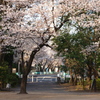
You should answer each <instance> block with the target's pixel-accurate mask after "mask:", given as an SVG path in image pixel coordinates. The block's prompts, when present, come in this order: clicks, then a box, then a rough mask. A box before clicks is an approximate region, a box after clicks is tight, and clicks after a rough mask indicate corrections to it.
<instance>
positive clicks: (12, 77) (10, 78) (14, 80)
mask: <svg viewBox="0 0 100 100" xmlns="http://www.w3.org/2000/svg"><path fill="white" fill-rule="evenodd" d="M18 82H19V77H18V76H17V75H16V74H14V73H12V74H8V77H7V83H10V84H11V86H12V87H14V86H16V85H17V84H18Z"/></svg>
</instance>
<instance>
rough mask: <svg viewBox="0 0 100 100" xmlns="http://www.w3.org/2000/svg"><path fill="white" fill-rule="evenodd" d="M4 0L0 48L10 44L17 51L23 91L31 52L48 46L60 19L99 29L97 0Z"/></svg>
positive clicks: (24, 91) (62, 21)
mask: <svg viewBox="0 0 100 100" xmlns="http://www.w3.org/2000/svg"><path fill="white" fill-rule="evenodd" d="M4 1H5V2H6V5H0V9H1V10H0V11H3V16H2V21H1V22H0V23H1V25H2V29H0V41H2V42H0V48H2V47H4V46H6V45H8V46H9V45H11V46H13V47H15V48H16V52H17V53H19V54H20V56H19V58H18V59H20V60H21V67H22V72H23V78H22V81H21V89H20V93H26V82H27V75H28V73H29V72H30V70H31V64H32V62H33V60H34V58H35V55H36V54H37V53H38V52H39V51H40V50H41V48H43V47H44V46H48V47H50V46H49V45H48V42H49V40H51V38H52V37H53V36H56V35H59V32H60V30H62V29H63V28H64V26H63V25H64V23H67V22H70V21H71V22H75V23H78V24H79V25H80V26H84V27H90V26H92V27H95V31H96V32H98V31H99V28H98V25H99V24H100V22H99V20H100V17H99V16H98V14H99V12H100V0H81V1H80V0H4ZM91 11H93V13H92V12H91ZM94 12H95V13H94Z"/></svg>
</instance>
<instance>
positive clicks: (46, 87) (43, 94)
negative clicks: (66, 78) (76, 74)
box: [0, 76, 100, 100]
mask: <svg viewBox="0 0 100 100" xmlns="http://www.w3.org/2000/svg"><path fill="white" fill-rule="evenodd" d="M43 77H44V76H43ZM18 92H19V87H17V88H14V89H13V90H12V91H10V92H3V91H2V92H0V100H100V93H99V92H96V93H94V92H75V91H68V90H67V89H66V88H65V87H63V86H61V85H58V84H57V83H55V82H53V81H39V82H30V83H28V84H27V92H28V94H17V93H18Z"/></svg>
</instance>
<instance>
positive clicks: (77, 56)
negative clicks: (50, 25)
mask: <svg viewBox="0 0 100 100" xmlns="http://www.w3.org/2000/svg"><path fill="white" fill-rule="evenodd" d="M73 27H75V26H73ZM68 29H69V27H66V28H65V29H64V30H63V32H61V34H60V35H59V36H57V37H55V38H54V39H53V41H54V44H53V45H54V47H55V49H56V50H57V52H58V55H59V56H62V57H63V58H64V59H65V60H64V63H65V65H66V69H69V71H70V74H71V79H73V77H74V80H71V81H73V84H74V85H76V84H77V78H78V77H79V76H80V77H81V79H82V80H83V82H84V78H88V80H89V81H91V78H92V76H94V79H96V78H98V73H99V71H100V50H99V48H100V47H99V40H98V39H97V37H96V36H97V33H95V31H94V28H93V27H89V28H87V27H80V26H79V27H78V26H77V27H75V29H76V31H74V32H73V33H72V34H71V33H70V31H68ZM99 35H100V34H98V36H99ZM83 84H84V83H83Z"/></svg>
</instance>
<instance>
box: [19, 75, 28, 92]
mask: <svg viewBox="0 0 100 100" xmlns="http://www.w3.org/2000/svg"><path fill="white" fill-rule="evenodd" d="M26 85H27V75H23V77H22V80H21V86H20V93H19V94H27V92H26Z"/></svg>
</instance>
